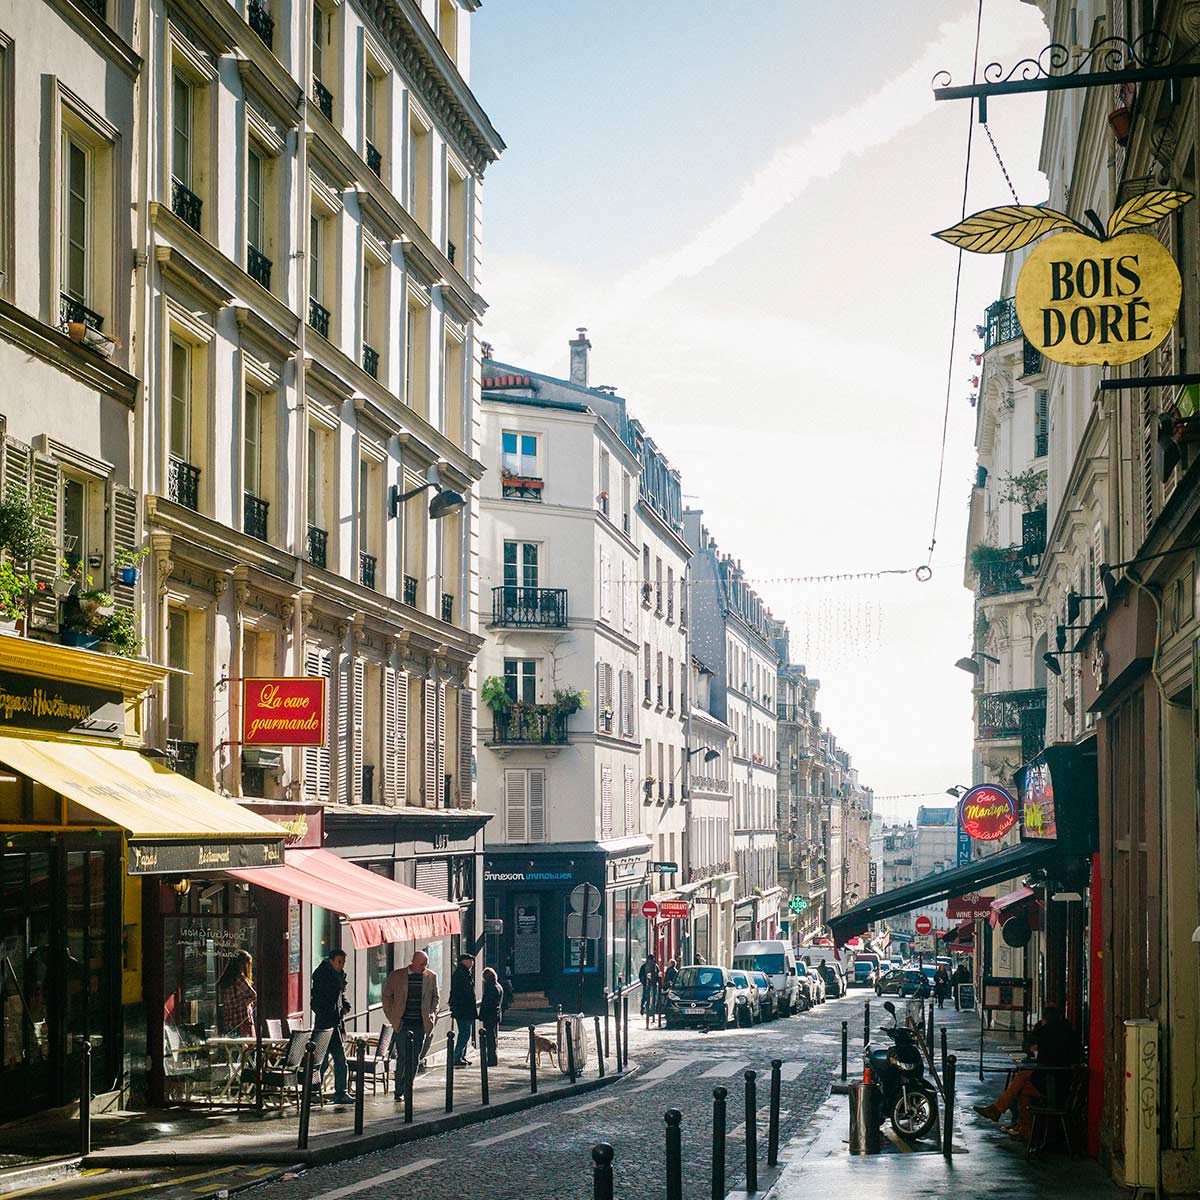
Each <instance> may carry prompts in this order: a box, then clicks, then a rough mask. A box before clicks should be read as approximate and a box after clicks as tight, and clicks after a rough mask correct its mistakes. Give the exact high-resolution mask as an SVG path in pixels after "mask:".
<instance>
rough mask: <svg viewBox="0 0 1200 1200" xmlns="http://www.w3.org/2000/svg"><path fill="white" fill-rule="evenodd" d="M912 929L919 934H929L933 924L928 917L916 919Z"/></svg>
mask: <svg viewBox="0 0 1200 1200" xmlns="http://www.w3.org/2000/svg"><path fill="white" fill-rule="evenodd" d="M913 928H914V929H915V930H916V931H917V932H918V933H921V934H925V933H929V932H930V931H931V930H932V929H933V922H932V921H931V920H930V919H929V918H928V917H918V918H917V919H916V922H915V924H914V925H913Z"/></svg>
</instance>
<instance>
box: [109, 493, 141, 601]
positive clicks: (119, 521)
mask: <svg viewBox="0 0 1200 1200" xmlns="http://www.w3.org/2000/svg"><path fill="white" fill-rule="evenodd" d="M137 518H138V497H137V492H131V491H130V490H129V488H123V487H117V486H115V485H114V487H113V489H112V497H111V499H110V501H109V542H108V544H109V546H110V551H109V560H108V576H109V580H110V586H111V588H112V594H113V599H114V600H116V602H117V603H118V604H119V605H120V606H121V607H122V608H132V607H133V602H134V591H133V585H132V584H128V583H121V582H120V580H118V579H117V572H116V570H115V568H114V565H113V558H114V556H115V555H116V554H117V552H118V551H122V550H124V551H129V550H136V549H137Z"/></svg>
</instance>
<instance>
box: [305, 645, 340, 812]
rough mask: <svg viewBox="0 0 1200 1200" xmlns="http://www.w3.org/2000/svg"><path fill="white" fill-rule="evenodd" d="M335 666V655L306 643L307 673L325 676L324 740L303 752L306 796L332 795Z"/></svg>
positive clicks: (314, 797)
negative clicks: (331, 705)
mask: <svg viewBox="0 0 1200 1200" xmlns="http://www.w3.org/2000/svg"><path fill="white" fill-rule="evenodd" d="M332 669H333V655H332V653H331V652H330V651H329V650H325V649H322V648H321V647H320V646H317V645H314V644H313V643H312V642H309V643H307V644H306V645H305V647H304V673H305V675H307V676H308V677H309V678H311V679H324V680H325V714H324V716H325V730H326V733H325V744H324V745H323V746H305V747H304V750H303V756H302V769H303V771H304V789H303V792H304V798H305V799H306V800H328V799H330V784H331V779H330V774H331V765H332V755H331V754H330V750H329V702H330V699H331V697H330V695H329V685H330V682H331V680H330V676H331V674H332Z"/></svg>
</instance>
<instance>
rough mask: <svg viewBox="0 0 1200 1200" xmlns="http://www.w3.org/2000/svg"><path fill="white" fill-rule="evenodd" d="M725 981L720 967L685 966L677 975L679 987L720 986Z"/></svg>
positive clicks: (676, 980)
mask: <svg viewBox="0 0 1200 1200" xmlns="http://www.w3.org/2000/svg"><path fill="white" fill-rule="evenodd" d="M724 982H725V979H724V976H723V975H722V974H721V968H720V967H684V968H682V969H681V970H680V972H679V974H678V975H676V976H675V986H676V987H677V988H719V987H720V986H721V985H722V984H723V983H724Z"/></svg>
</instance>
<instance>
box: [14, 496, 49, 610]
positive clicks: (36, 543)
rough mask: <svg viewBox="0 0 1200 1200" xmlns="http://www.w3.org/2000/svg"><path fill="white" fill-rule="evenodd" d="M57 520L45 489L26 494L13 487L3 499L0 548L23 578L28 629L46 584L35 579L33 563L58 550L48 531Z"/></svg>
mask: <svg viewBox="0 0 1200 1200" xmlns="http://www.w3.org/2000/svg"><path fill="white" fill-rule="evenodd" d="M53 524H54V506H53V502H52V500H51V498H50V497H49V496H48V495H47V494H46V493H45V492H44V491H39V492H37V493H35V494H31V495H26V494H24V493H22V492H19V491H16V490H10V491H9V492H8V494H7V495H6V496H4V497H3V499H0V550H2V551H3V552H4V553H5V554H6V555H7V557H8V560H9V561H10V563H11V565H12V567H13V570H14V571H15V573H16V574H17V575H18V576H19V577H20V578H21V579H22V580H23V581H24V591H23V598H24V607H25V629H26V631H27V632H28V630H29V628H30V627H31V626H32V624H33V605H34V601H35V600H36V599H37V597H38V595H39V594H40V593H41V592H43V591H45V584H44V583H43V582H41V581H39V580H35V579H34V570H33V564H34V563H35V562H36V561H37V560H38V559H39V558H49V557H50V556H51V555H52V554H53V553H54V551H55V545H54V537H53V535H52V534H51V533H49V532H48V530H49V529H50V528H52V527H53Z"/></svg>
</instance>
